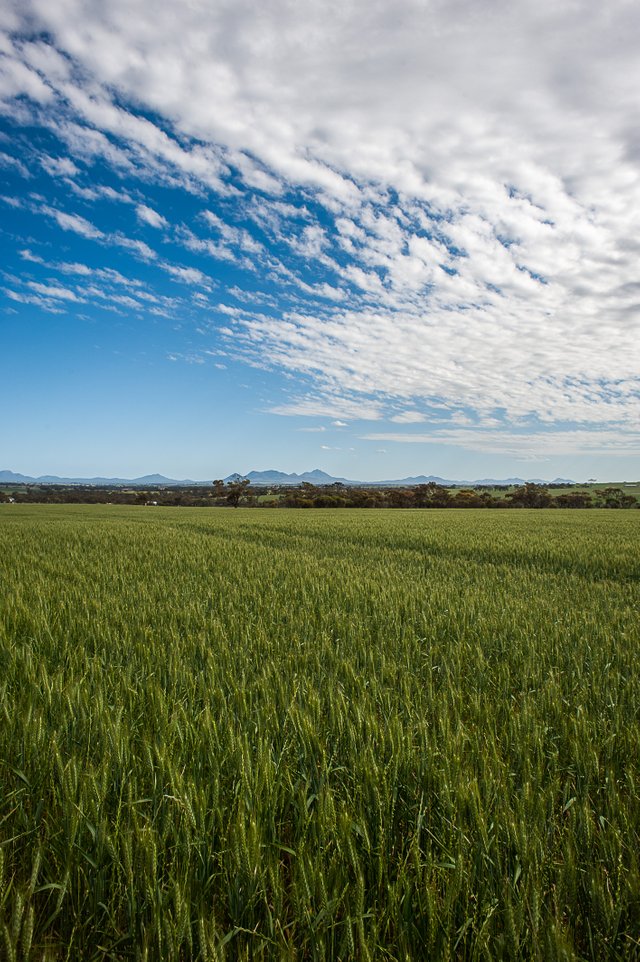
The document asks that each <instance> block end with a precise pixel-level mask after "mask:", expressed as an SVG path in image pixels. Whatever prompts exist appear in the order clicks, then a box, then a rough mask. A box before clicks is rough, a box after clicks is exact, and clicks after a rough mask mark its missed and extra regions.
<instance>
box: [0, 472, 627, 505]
mask: <svg viewBox="0 0 640 962" xmlns="http://www.w3.org/2000/svg"><path fill="white" fill-rule="evenodd" d="M0 501H5V502H6V501H14V502H16V503H31V504H36V503H38V504H42V503H45V504H128V505H146V506H147V507H156V506H165V507H181V506H184V507H225V506H226V507H234V508H237V507H239V506H243V507H260V508H494V509H506V508H637V507H640V502H639V501H638V500H637V498H636V497H634V495H632V494H629V493H627V492H625V491H624V490H623V489H622V488H620V487H615V486H611V487H604V488H590V489H588V490H584V489H580V488H575V487H574V486H572V485H566V486H564V487H563V489H562V490H561V492H560V493H559V494H554V493H552V491H551V490H550V489H549V487H547V486H546V485H542V484H533V483H530V484H523V485H519V486H518V487H513V488H509V487H499V486H494V487H489V486H483V485H479V486H477V487H474V488H449V487H445V486H444V485H440V484H436V483H434V482H430V483H429V484H418V485H415V486H412V487H388V488H373V487H356V486H347V485H343V484H340V483H333V484H330V485H326V486H316V485H313V484H309V483H308V482H304V483H302V484H300V485H298V486H297V487H284V486H282V487H277V486H275V487H270V488H265V487H259V486H252V485H251V484H250V482H249V481H248V480H247V479H244V480H239V481H232V482H225V481H223V480H216V481H213V483H212V484H211V486H206V487H205V486H202V485H198V486H191V487H177V486H175V487H166V488H145V489H140V488H125V487H113V488H108V487H94V486H90V485H86V486H85V485H53V484H51V485H49V484H48V485H12V486H11V487H7V488H5V489H0Z"/></svg>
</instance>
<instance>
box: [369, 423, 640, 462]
mask: <svg viewBox="0 0 640 962" xmlns="http://www.w3.org/2000/svg"><path fill="white" fill-rule="evenodd" d="M361 440H364V441H386V442H395V443H398V444H438V445H440V444H447V445H451V446H453V447H457V448H464V449H465V450H467V451H479V452H482V453H484V454H501V455H507V456H510V457H516V458H522V459H527V460H528V459H535V460H538V461H539V460H547V459H548V458H549V457H553V456H564V457H566V456H571V457H573V456H579V455H596V454H604V455H607V456H609V457H629V456H637V455H640V431H638V430H633V429H629V428H628V427H626V426H624V425H620V424H612V425H608V426H606V427H604V428H603V429H601V430H590V431H589V430H580V429H571V430H563V431H534V432H531V433H518V432H514V431H510V430H505V429H504V427H501V428H500V429H496V430H493V431H483V430H479V429H473V430H471V429H466V430H465V429H461V428H459V429H455V428H451V429H445V430H440V431H434V432H433V433H432V434H394V433H391V432H384V431H383V432H374V433H371V434H364V435H362V436H361Z"/></svg>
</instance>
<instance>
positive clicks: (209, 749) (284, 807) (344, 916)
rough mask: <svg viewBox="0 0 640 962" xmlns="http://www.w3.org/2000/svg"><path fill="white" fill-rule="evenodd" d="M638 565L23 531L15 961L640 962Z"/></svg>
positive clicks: (608, 521) (425, 520)
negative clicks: (627, 961)
mask: <svg viewBox="0 0 640 962" xmlns="http://www.w3.org/2000/svg"><path fill="white" fill-rule="evenodd" d="M639 547H640V512H637V511H604V510H596V509H592V510H589V511H580V510H567V511H565V510H560V509H556V510H553V511H527V510H514V511H509V512H495V511H481V510H480V511H476V510H465V511H446V510H437V509H434V510H429V511H415V510H405V511H392V510H377V511H352V510H348V509H346V510H336V511H334V510H323V511H314V512H305V511H295V510H291V511H289V510H286V509H282V510H277V511H273V510H271V511H269V510H261V509H251V510H243V509H238V510H233V509H189V508H183V509H180V508H176V509H173V508H166V509H165V508H158V509H151V508H146V509H145V508H143V507H139V508H136V507H130V508H129V507H119V506H104V505H99V506H90V507H87V506H80V505H73V506H49V505H44V506H40V505H36V506H29V505H18V504H13V505H0V589H1V590H0V958H2V959H3V960H4V959H6V960H7V962H14V960H15V962H20V960H25V962H31V960H36V962H40V960H44V962H47V960H48V962H58V960H60V962H62V960H67V959H69V960H74V959H79V960H82V962H90V960H96V962H97V960H129V959H131V960H134V959H135V960H140V962H142V960H145V962H152V960H154V962H155V960H162V962H191V960H194V962H195V960H198V962H200V960H201V962H208V960H213V959H220V960H221V959H246V960H249V959H261V958H264V959H291V960H298V959H300V960H302V959H305V960H306V959H310V960H318V962H321V960H325V959H336V960H337V959H340V960H346V959H358V960H367V959H370V960H385V959H387V960H392V959H396V960H403V962H404V960H413V959H416V960H424V959H435V960H437V959H452V960H453V959H465V960H466V959H468V960H472V959H473V960H481V959H486V960H493V959H537V960H545V962H546V960H555V959H558V960H583V959H593V960H602V959H620V960H622V959H633V958H640V864H639V860H640V672H639V671H638V652H639V646H640V585H639V582H640V551H639V550H638V549H639Z"/></svg>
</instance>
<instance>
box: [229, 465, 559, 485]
mask: <svg viewBox="0 0 640 962" xmlns="http://www.w3.org/2000/svg"><path fill="white" fill-rule="evenodd" d="M242 478H248V480H249V481H251V484H255V485H278V484H280V485H297V484H303V483H304V482H305V481H306V482H308V483H309V484H316V485H327V484H345V485H357V486H358V487H378V488H393V487H412V486H415V485H417V484H429V483H433V484H442V485H445V486H448V487H473V486H474V485H478V484H484V485H498V484H500V485H503V484H504V485H508V484H526V480H525V479H523V478H504V479H502V480H497V479H495V478H483V479H482V480H481V481H450V480H447V479H446V478H440V477H437V476H436V475H433V474H429V475H424V474H421V475H418V476H417V477H411V478H399V479H394V480H387V481H351V480H349V479H348V478H334V477H332V476H331V475H330V474H327V473H326V471H321V470H320V468H315V469H314V470H313V471H305V473H304V474H286V473H285V472H284V471H249V473H248V474H238V473H236V474H231V475H229V477H228V478H225V481H238V480H241V479H242ZM528 480H532V481H533V483H535V484H575V482H574V481H569V480H567V479H565V478H556V479H555V480H554V481H543V480H541V479H540V478H534V479H528Z"/></svg>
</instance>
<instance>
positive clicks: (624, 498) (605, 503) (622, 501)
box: [596, 488, 638, 508]
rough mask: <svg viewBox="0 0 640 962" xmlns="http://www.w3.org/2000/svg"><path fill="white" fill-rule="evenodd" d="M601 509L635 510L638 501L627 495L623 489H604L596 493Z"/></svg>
mask: <svg viewBox="0 0 640 962" xmlns="http://www.w3.org/2000/svg"><path fill="white" fill-rule="evenodd" d="M596 500H597V504H598V507H599V508H634V507H635V506H636V505H637V503H638V502H637V501H636V499H635V498H634V497H633V495H631V494H625V493H624V491H623V490H622V488H602V489H601V490H600V491H596Z"/></svg>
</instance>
